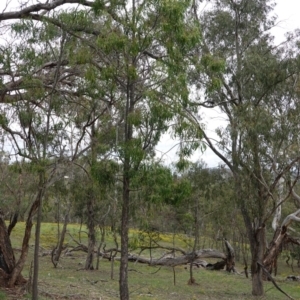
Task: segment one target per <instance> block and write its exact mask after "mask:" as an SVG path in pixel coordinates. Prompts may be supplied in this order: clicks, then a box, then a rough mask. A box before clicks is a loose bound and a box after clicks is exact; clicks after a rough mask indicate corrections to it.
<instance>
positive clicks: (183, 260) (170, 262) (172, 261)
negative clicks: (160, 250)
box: [128, 249, 226, 267]
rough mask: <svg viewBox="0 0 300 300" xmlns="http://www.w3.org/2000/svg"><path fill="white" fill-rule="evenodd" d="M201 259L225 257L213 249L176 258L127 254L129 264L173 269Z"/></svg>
mask: <svg viewBox="0 0 300 300" xmlns="http://www.w3.org/2000/svg"><path fill="white" fill-rule="evenodd" d="M203 258H221V259H224V260H225V259H226V255H225V254H224V253H222V252H219V251H218V250H215V249H202V250H198V251H196V252H190V253H187V254H185V255H181V256H177V257H169V256H168V257H161V258H157V259H153V258H152V259H150V258H145V257H141V256H138V255H135V254H129V255H128V261H131V262H136V261H137V262H139V263H145V264H149V265H151V266H169V267H175V266H179V265H185V264H188V263H191V262H193V261H195V260H197V259H203Z"/></svg>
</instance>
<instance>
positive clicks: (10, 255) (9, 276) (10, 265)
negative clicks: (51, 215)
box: [0, 193, 40, 288]
mask: <svg viewBox="0 0 300 300" xmlns="http://www.w3.org/2000/svg"><path fill="white" fill-rule="evenodd" d="M39 196H40V195H39V193H38V195H37V197H36V199H35V201H34V202H33V204H32V205H31V208H30V211H29V214H28V217H27V220H26V226H25V232H24V237H23V242H22V249H21V255H20V257H19V259H18V261H17V262H16V260H15V256H14V252H13V249H12V246H11V242H10V237H9V234H8V229H7V227H6V224H5V222H4V217H3V214H1V213H0V258H1V259H0V264H1V267H0V269H1V270H0V273H1V277H2V278H3V281H2V282H0V284H1V285H3V286H7V287H10V288H13V287H14V286H15V285H16V284H23V283H25V282H26V280H25V279H24V277H23V276H22V275H21V272H22V270H23V268H24V265H25V262H26V258H27V255H28V249H29V240H30V236H31V229H32V225H33V223H32V218H33V217H34V215H35V213H36V211H37V209H38V207H39V205H40V197H39Z"/></svg>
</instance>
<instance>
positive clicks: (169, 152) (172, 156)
mask: <svg viewBox="0 0 300 300" xmlns="http://www.w3.org/2000/svg"><path fill="white" fill-rule="evenodd" d="M32 1H33V0H29V1H28V0H8V1H5V0H0V12H1V11H2V10H3V9H4V7H5V3H6V2H9V3H10V4H9V6H8V7H9V9H8V10H11V9H12V8H13V9H15V8H16V7H19V3H26V2H29V3H32ZM34 2H35V1H34ZM40 2H46V0H40ZM276 3H277V5H276V7H275V10H274V13H275V14H276V15H277V16H278V25H277V26H276V28H274V29H273V31H272V33H273V35H274V36H275V43H276V44H277V43H280V42H281V41H283V40H284V34H285V33H286V32H288V31H293V30H295V29H296V28H300V0H277V1H276ZM200 113H201V114H202V115H203V116H204V123H205V124H206V132H207V135H208V136H210V137H214V136H215V133H214V131H215V129H216V128H217V127H220V126H224V124H225V119H224V116H222V114H221V113H220V112H219V111H218V109H216V108H214V109H203V110H202V111H201V112H200ZM177 144H178V141H174V140H173V139H172V138H171V137H170V136H169V135H164V136H163V139H162V141H161V142H160V143H159V145H158V146H157V155H158V157H161V156H162V159H163V161H164V162H165V163H166V164H170V163H172V162H174V161H175V160H176V150H177V147H176V145H177ZM200 159H201V160H203V161H204V162H205V163H206V164H207V165H208V166H209V167H217V166H218V165H219V163H220V160H219V159H218V157H217V156H216V155H215V154H214V153H213V152H212V151H211V150H209V149H207V150H206V151H205V152H204V153H202V152H200V151H197V152H196V153H195V154H194V155H193V157H192V160H193V161H197V160H200Z"/></svg>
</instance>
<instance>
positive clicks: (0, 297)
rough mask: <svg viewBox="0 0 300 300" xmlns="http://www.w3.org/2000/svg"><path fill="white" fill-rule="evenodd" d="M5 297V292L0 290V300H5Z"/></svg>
mask: <svg viewBox="0 0 300 300" xmlns="http://www.w3.org/2000/svg"><path fill="white" fill-rule="evenodd" d="M6 299H7V298H6V296H5V293H4V292H1V291H0V300H6Z"/></svg>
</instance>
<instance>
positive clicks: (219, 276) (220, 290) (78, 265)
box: [0, 225, 300, 300]
mask: <svg viewBox="0 0 300 300" xmlns="http://www.w3.org/2000/svg"><path fill="white" fill-rule="evenodd" d="M18 226H21V227H19V228H18V227H17V228H16V229H15V231H14V232H13V236H14V237H13V246H14V247H15V248H16V249H18V247H19V245H20V242H21V239H20V237H19V236H18V235H19V234H20V235H21V230H20V228H22V225H18ZM53 226H55V225H53ZM74 226H75V225H74ZM75 227H76V226H75ZM42 230H43V228H42ZM47 230H48V229H47ZM47 230H46V229H45V227H44V230H43V231H42V247H43V248H42V251H41V254H42V253H44V254H45V253H47V252H48V253H49V250H51V247H50V244H51V242H53V240H54V239H55V238H53V237H52V235H54V236H55V232H54V231H53V229H52V233H51V234H50V233H47ZM49 230H50V231H51V228H50V229H49ZM19 231H20V232H19ZM66 240H67V242H68V240H69V238H67V239H66ZM33 243H34V241H33ZM53 245H55V243H54V244H53ZM47 248H48V249H47ZM154 254H155V253H154ZM32 256H33V245H31V251H30V253H29V257H28V260H27V264H26V267H25V268H24V271H23V275H24V277H25V278H28V277H29V272H30V264H31V262H32ZM16 257H18V253H17V252H16ZM84 262H85V253H84V252H82V251H76V252H72V255H70V256H69V255H68V256H64V255H62V257H61V260H60V263H59V266H58V267H57V268H54V267H53V264H52V262H51V257H50V255H45V256H41V257H40V271H39V295H40V297H39V299H40V300H45V299H59V300H60V299H72V300H96V299H97V300H100V299H101V300H109V299H119V292H118V288H119V286H118V271H119V263H118V262H117V261H116V262H114V264H113V265H112V263H111V262H110V261H108V260H107V259H101V260H100V263H99V270H93V271H84V270H83V266H84ZM294 265H295V263H294ZM112 270H113V279H111V277H112ZM237 271H239V274H229V273H227V272H225V271H209V270H205V269H203V268H197V267H194V268H193V277H194V279H195V282H196V283H195V284H194V285H189V284H188V281H189V276H190V270H189V266H178V267H176V268H175V269H174V270H173V269H172V268H170V267H161V268H160V267H153V266H148V265H146V264H140V263H129V292H130V299H139V300H146V299H147V300H148V299H152V300H164V299H166V300H168V299H170V300H171V299H174V300H191V299H201V300H203V299H210V300H219V299H224V300H226V299H234V300H242V299H266V300H268V299H272V300H277V299H278V300H280V299H287V297H286V296H285V295H283V294H282V293H280V292H279V291H278V290H277V289H276V288H275V287H274V286H273V284H272V283H271V282H265V283H264V285H265V296H264V297H260V298H254V297H252V296H251V279H247V278H246V277H245V275H244V274H243V265H239V264H238V263H237ZM288 275H296V276H298V275H300V268H298V267H296V266H294V268H293V270H292V269H291V267H289V266H287V265H286V263H285V262H284V260H283V257H282V261H280V262H279V269H278V275H277V276H276V282H277V284H278V285H279V286H280V288H282V289H283V290H284V291H285V292H286V293H287V294H289V295H290V296H291V297H293V298H294V299H300V284H299V282H292V281H287V280H286V277H287V276H288ZM9 299H17V300H21V299H31V298H30V295H29V294H28V293H27V292H26V290H25V288H24V287H17V288H15V289H12V290H10V289H2V290H0V300H9Z"/></svg>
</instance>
